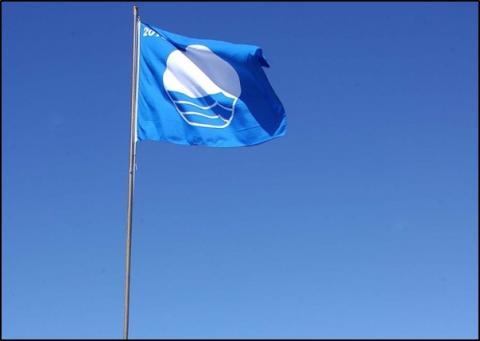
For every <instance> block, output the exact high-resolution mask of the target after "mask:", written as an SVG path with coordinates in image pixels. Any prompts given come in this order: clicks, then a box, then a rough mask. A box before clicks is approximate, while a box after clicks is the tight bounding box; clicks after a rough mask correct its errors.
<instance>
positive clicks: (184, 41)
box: [137, 23, 287, 147]
mask: <svg viewBox="0 0 480 341" xmlns="http://www.w3.org/2000/svg"><path fill="white" fill-rule="evenodd" d="M139 34H140V57H139V93H138V113H137V135H138V140H156V141H169V142H173V143H178V144H186V145H205V146H212V147H238V146H249V145H255V144H259V143H262V142H266V141H268V140H271V139H273V138H276V137H279V136H282V135H284V134H285V131H286V126H287V121H286V116H285V110H284V108H283V106H282V103H281V102H280V100H279V99H278V97H277V96H276V94H275V92H274V91H273V89H272V87H271V85H270V83H269V81H268V79H267V77H266V75H265V72H264V71H263V68H262V67H268V66H269V65H268V63H267V61H266V60H265V58H264V57H263V55H262V50H261V49H260V48H259V47H257V46H253V45H243V44H232V43H228V42H223V41H216V40H207V39H195V38H188V37H185V36H181V35H178V34H173V33H170V32H167V31H165V30H162V29H159V28H158V27H155V26H152V25H148V24H145V23H141V25H140V32H139Z"/></svg>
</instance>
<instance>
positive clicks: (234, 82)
mask: <svg viewBox="0 0 480 341" xmlns="http://www.w3.org/2000/svg"><path fill="white" fill-rule="evenodd" d="M163 85H164V87H165V90H166V92H167V94H168V96H169V98H170V100H171V101H172V103H173V105H174V106H175V109H176V110H177V112H178V113H179V114H180V116H181V117H182V118H183V119H184V120H185V122H187V123H188V124H189V125H192V126H198V127H206V128H225V127H227V126H228V125H230V123H231V122H232V119H233V116H234V114H235V105H236V103H237V100H238V98H239V97H240V94H241V86H240V78H239V76H238V74H237V72H236V71H235V69H234V68H233V67H232V66H231V65H230V64H229V63H227V62H226V61H225V60H223V59H222V58H220V57H219V56H218V55H216V54H215V53H213V52H212V51H211V50H210V49H209V48H208V47H206V46H204V45H189V46H187V48H186V51H184V52H182V51H180V50H175V51H173V52H172V53H170V55H169V56H168V58H167V67H166V69H165V72H164V74H163Z"/></svg>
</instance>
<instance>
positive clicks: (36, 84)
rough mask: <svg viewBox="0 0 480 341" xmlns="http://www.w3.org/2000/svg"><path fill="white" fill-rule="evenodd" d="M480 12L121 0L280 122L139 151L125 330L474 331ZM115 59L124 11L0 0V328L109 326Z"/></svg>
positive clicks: (117, 137) (117, 300) (124, 126)
mask: <svg viewBox="0 0 480 341" xmlns="http://www.w3.org/2000/svg"><path fill="white" fill-rule="evenodd" d="M477 6H478V5H477V4H476V3H473V2H472V3H456V4H453V3H423V4H422V3H383V4H382V3H363V4H362V3H356V4H353V3H277V4H274V3H263V4H262V3H250V4H248V3H223V4H222V3H203V4H202V3H198V4H195V3H156V4H155V3H139V7H140V15H141V18H142V20H143V21H145V22H147V23H152V24H155V25H157V26H159V27H163V28H164V29H166V30H169V31H172V32H176V33H179V34H184V35H187V36H193V37H199V38H210V39H219V40H226V41H231V42H238V43H249V44H255V45H258V46H261V47H262V48H263V50H264V54H265V57H266V58H267V60H268V61H269V63H270V65H271V68H270V69H267V70H266V72H267V75H268V77H269V79H270V81H271V83H272V85H273V87H274V89H275V90H276V92H277V94H278V96H279V98H280V99H281V100H282V102H283V105H284V106H285V109H286V112H287V116H288V121H289V129H288V132H287V135H286V136H284V137H282V138H280V139H276V140H274V141H271V142H268V143H265V144H262V145H259V146H255V147H250V148H233V149H220V148H207V147H189V146H179V145H174V144H168V143H161V142H152V141H146V142H141V143H140V144H139V145H138V172H137V183H136V193H135V194H136V197H135V206H134V227H133V258H132V266H133V268H132V288H131V289H132V292H131V324H130V327H131V334H130V335H131V337H132V338H167V337H168V338H217V337H228V338H253V337H258V338H267V337H268V338H295V337H299V338H378V337H383V338H410V337H418V338H473V337H476V336H477V335H478V325H477V319H478V312H477V309H478V260H477V256H478V230H477V224H478V213H477V205H478V192H477V186H478V179H477V173H478V156H477V152H478V145H477V144H478V97H477V91H478V43H477V40H478V33H477V29H478V15H477ZM131 53H132V4H131V3H117V4H115V3H108V4H107V3H104V4H102V3H50V4H48V3H44V4H33V3H23V4H22V3H2V71H3V73H2V185H3V186H2V199H3V200H2V237H3V238H2V327H3V328H2V333H3V335H2V337H6V338H34V337H35V338H93V337H98V338H119V337H121V335H122V318H123V284H124V282H123V280H124V277H123V276H124V256H125V226H126V206H127V172H128V146H129V129H130V127H129V120H130V77H131V58H132V57H131Z"/></svg>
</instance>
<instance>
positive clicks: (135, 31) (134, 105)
mask: <svg viewBox="0 0 480 341" xmlns="http://www.w3.org/2000/svg"><path fill="white" fill-rule="evenodd" d="M139 25H140V18H139V16H138V8H137V6H133V61H132V105H131V118H130V165H129V172H128V211H127V216H128V217H127V245H126V259H125V305H124V318H123V338H124V339H128V322H129V305H130V258H131V257H130V256H131V250H132V209H133V188H134V184H135V183H134V182H135V159H136V149H137V148H136V147H137V145H136V142H137V141H136V140H137V134H136V131H137V95H138V61H139V56H138V53H139V52H138V46H139Z"/></svg>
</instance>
